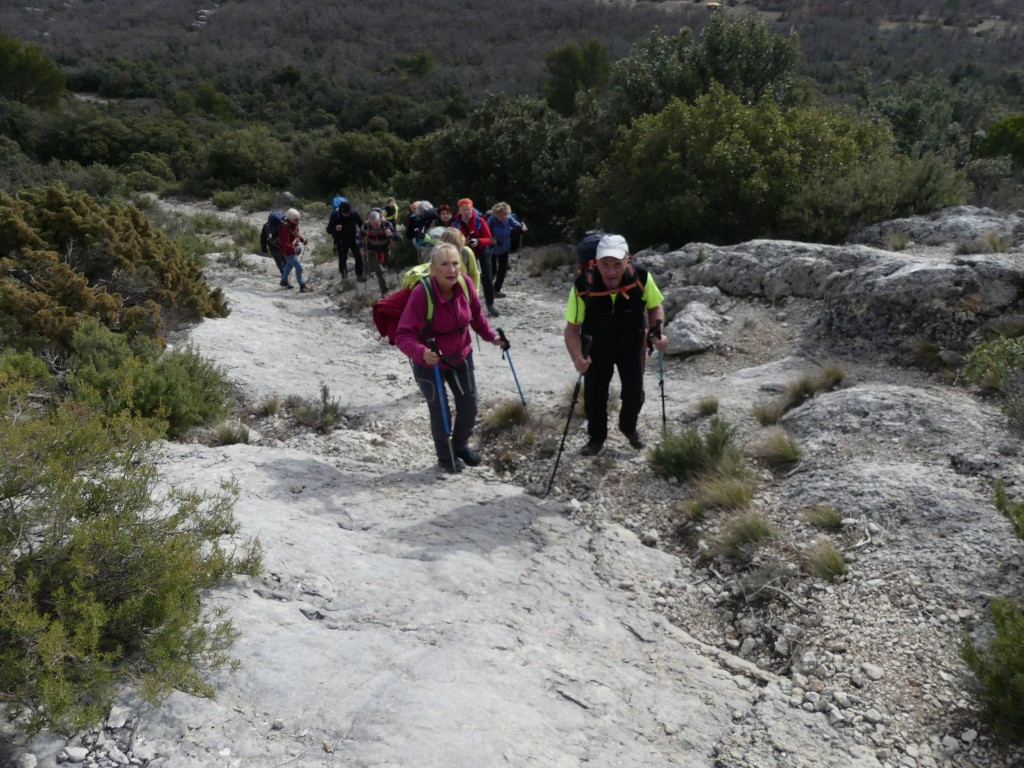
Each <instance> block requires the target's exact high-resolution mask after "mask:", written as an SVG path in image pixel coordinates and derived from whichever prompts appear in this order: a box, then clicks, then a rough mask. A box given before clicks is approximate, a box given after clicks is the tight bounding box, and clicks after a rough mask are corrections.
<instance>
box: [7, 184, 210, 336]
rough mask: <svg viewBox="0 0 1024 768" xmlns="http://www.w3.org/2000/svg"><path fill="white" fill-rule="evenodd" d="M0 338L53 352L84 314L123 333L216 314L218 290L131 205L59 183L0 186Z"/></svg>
mask: <svg viewBox="0 0 1024 768" xmlns="http://www.w3.org/2000/svg"><path fill="white" fill-rule="evenodd" d="M0 241H2V242H3V243H4V244H5V245H6V247H7V251H6V252H5V253H4V254H2V255H0V275H3V277H2V278H0V345H4V346H10V345H16V346H17V347H19V348H23V349H24V348H28V349H37V350H42V349H48V350H50V351H51V352H52V353H55V354H62V353H63V352H65V351H66V350H67V348H68V345H69V343H70V341H71V337H72V335H73V334H74V332H75V330H76V329H77V328H78V326H79V325H80V324H81V323H82V322H83V320H85V319H87V318H96V319H97V320H99V321H100V322H101V323H102V324H104V325H105V326H107V327H108V328H110V329H111V330H115V331H120V332H124V333H125V334H127V335H128V337H129V338H132V337H134V336H136V335H138V334H142V335H144V336H149V337H152V338H154V339H157V340H160V339H161V338H162V334H163V331H164V326H165V325H166V324H170V325H171V326H172V327H177V326H180V325H181V324H183V323H189V322H195V321H198V320H200V319H201V318H203V317H218V316H224V315H225V314H226V313H227V305H226V303H225V301H224V296H223V294H222V293H221V291H220V289H219V288H218V289H214V290H212V291H211V290H210V289H208V288H207V287H206V284H205V283H204V282H203V276H202V267H201V265H200V263H199V262H198V261H197V260H195V259H190V258H188V257H186V256H184V255H183V254H182V253H181V251H180V250H179V249H178V248H177V246H176V245H175V244H174V243H173V242H172V241H170V240H168V239H167V237H166V236H165V235H163V234H162V233H161V232H159V231H158V230H156V229H155V228H154V227H153V226H152V224H150V222H149V220H148V219H146V217H145V216H144V215H143V214H142V213H141V211H139V210H138V209H137V208H135V207H133V206H128V205H123V204H117V203H110V204H105V203H99V202H97V201H96V200H94V199H93V198H92V197H90V196H89V195H87V194H85V193H82V192H76V193H72V192H68V191H67V190H66V189H65V188H63V187H62V186H54V187H45V188H38V189H33V190H29V191H24V192H23V193H22V194H21V195H20V196H19V197H18V198H17V199H15V198H11V197H9V196H7V195H4V194H3V193H0Z"/></svg>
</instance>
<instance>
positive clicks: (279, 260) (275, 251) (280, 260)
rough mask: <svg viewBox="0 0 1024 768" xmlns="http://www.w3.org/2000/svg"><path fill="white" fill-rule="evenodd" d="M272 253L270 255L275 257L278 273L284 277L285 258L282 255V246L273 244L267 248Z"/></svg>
mask: <svg viewBox="0 0 1024 768" xmlns="http://www.w3.org/2000/svg"><path fill="white" fill-rule="evenodd" d="M267 249H268V250H269V251H270V255H271V256H273V257H274V263H275V264H277V271H278V272H280V273H281V275H282V276H283V275H284V256H282V255H281V246H279V245H274V244H273V243H271V244H269V245H268V246H267Z"/></svg>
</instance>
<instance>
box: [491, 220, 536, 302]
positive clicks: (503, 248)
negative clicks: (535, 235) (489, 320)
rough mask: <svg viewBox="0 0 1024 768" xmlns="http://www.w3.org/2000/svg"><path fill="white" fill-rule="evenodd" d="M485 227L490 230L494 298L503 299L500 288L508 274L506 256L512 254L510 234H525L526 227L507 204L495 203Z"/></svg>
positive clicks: (503, 295)
mask: <svg viewBox="0 0 1024 768" xmlns="http://www.w3.org/2000/svg"><path fill="white" fill-rule="evenodd" d="M487 226H488V227H490V228H491V249H490V250H491V255H490V258H491V271H492V274H493V275H494V298H496V299H503V298H505V294H504V293H502V292H501V286H502V285H504V284H505V275H507V274H508V255H509V253H511V252H512V233H513V232H525V231H526V229H527V228H526V225H525V224H523V222H521V221H520V220H519V219H517V218H516V215H515V214H514V213H512V207H511V206H510V205H509V204H508V203H495V204H494V205H493V206H492V207H491V212H490V213H489V214H487Z"/></svg>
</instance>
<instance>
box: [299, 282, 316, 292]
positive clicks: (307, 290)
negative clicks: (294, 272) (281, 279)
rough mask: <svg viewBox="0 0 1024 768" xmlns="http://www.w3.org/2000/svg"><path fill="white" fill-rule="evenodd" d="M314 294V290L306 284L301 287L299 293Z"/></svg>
mask: <svg viewBox="0 0 1024 768" xmlns="http://www.w3.org/2000/svg"><path fill="white" fill-rule="evenodd" d="M312 292H313V289H312V288H310V287H309V286H308V285H306V284H305V283H303V284H302V285H300V286H299V293H312Z"/></svg>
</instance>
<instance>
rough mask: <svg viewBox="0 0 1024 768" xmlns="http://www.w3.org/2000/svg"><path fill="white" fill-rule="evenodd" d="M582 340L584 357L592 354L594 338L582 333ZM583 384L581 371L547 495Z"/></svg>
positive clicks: (546, 492) (556, 470) (549, 489)
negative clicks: (591, 348) (591, 344)
mask: <svg viewBox="0 0 1024 768" xmlns="http://www.w3.org/2000/svg"><path fill="white" fill-rule="evenodd" d="M580 341H582V342H583V347H582V349H581V350H580V351H581V352H582V354H583V357H586V356H587V355H589V354H590V342H591V341H593V339H592V338H591V337H590V336H587V335H586V334H581V335H580ZM582 385H583V374H582V373H581V374H580V375H579V376H577V377H576V387H575V389H573V391H572V404H571V405H570V406H569V418H567V419H566V420H565V430H564V431H563V432H562V444H561V445H560V446H558V455H557V456H556V457H555V466H554V468H553V469H552V470H551V477H550V478H548V488H547V490H546V491H544V495H545V496H547V495H548V494H549V493H551V484H552V483H554V482H555V473H556V472H558V462H559V461H560V460H561V458H562V451H563V450H565V436H566V435H568V434H569V424H571V423H572V414H573V412H574V411H575V410H576V403H577V401H578V400H579V399H580V387H581V386H582Z"/></svg>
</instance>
